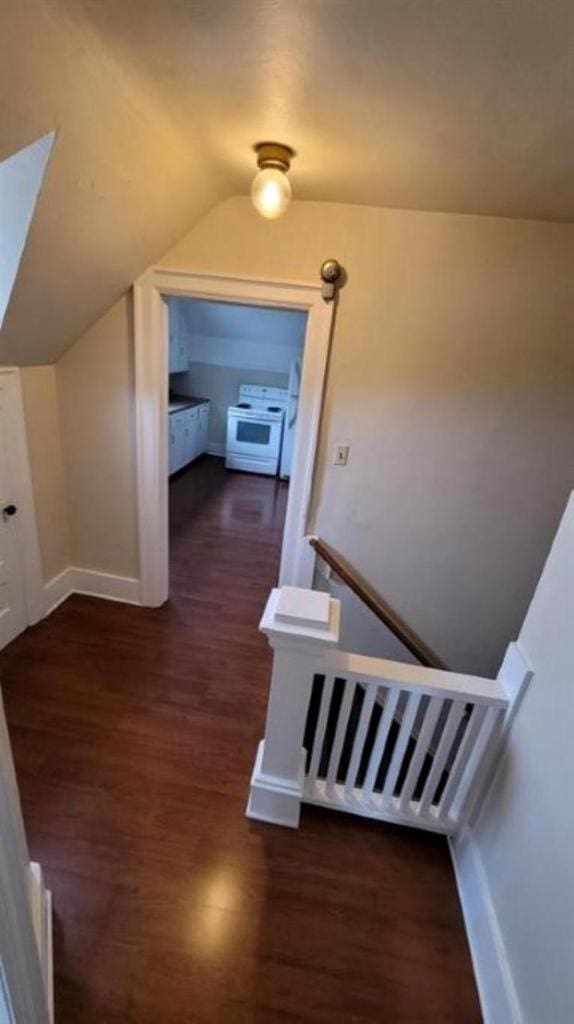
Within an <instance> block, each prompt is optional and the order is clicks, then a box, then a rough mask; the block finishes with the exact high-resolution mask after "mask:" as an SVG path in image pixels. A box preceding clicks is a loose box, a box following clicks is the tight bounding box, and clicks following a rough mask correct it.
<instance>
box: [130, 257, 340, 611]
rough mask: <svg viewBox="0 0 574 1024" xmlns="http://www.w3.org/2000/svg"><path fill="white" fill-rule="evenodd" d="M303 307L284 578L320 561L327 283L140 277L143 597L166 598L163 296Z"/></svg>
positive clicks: (156, 601)
mask: <svg viewBox="0 0 574 1024" xmlns="http://www.w3.org/2000/svg"><path fill="white" fill-rule="evenodd" d="M165 295H174V296H182V297H187V298H195V299H212V300H216V301H221V302H235V303H245V304H246V305H256V306H276V307H277V308H283V309H300V310H304V311H305V312H306V313H307V314H308V316H307V331H306V334H305V350H304V357H303V373H302V381H301V396H300V399H299V417H298V426H297V430H296V432H295V444H294V451H293V472H292V477H291V486H290V488H289V499H288V503H287V513H286V519H285V530H284V533H283V549H282V554H281V572H280V584H281V585H284V584H292V585H294V586H295V585H296V586H300V587H308V586H310V585H311V576H312V566H313V564H314V560H313V557H312V554H313V553H312V550H311V549H310V548H309V545H308V543H307V541H306V528H307V517H308V512H309V504H310V500H311V488H312V484H313V472H314V467H315V454H316V450H317V442H318V437H319V425H320V419H321V411H322V407H323V391H324V385H325V376H326V371H327V360H328V355H329V346H330V342H331V327H332V320H333V303H326V302H325V301H324V299H323V298H322V296H321V286H320V284H309V283H303V282H295V281H262V280H259V279H254V278H235V277H225V276H216V275H204V274H197V273H193V272H191V271H186V270H172V269H169V268H162V267H154V268H151V269H150V270H148V271H146V273H145V274H143V275H142V277H140V278H139V279H138V280H137V281H136V282H135V284H134V336H135V378H136V434H137V481H138V491H137V493H138V525H139V550H140V579H141V600H142V604H144V605H151V606H157V605H160V604H163V602H164V601H166V600H167V597H168V591H169V572H168V543H169V540H168V465H167V458H168V453H167V427H168V422H167V418H168V412H167V388H166V380H167V376H168V317H167V306H166V303H165V302H164V301H163V299H162V296H165Z"/></svg>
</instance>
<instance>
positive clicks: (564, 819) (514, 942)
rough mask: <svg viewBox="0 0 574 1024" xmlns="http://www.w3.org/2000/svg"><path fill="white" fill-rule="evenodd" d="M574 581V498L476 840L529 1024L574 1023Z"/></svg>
mask: <svg viewBox="0 0 574 1024" xmlns="http://www.w3.org/2000/svg"><path fill="white" fill-rule="evenodd" d="M573 580H574V495H573V496H572V498H571V499H570V502H569V506H568V508H567V510H566V512H565V514H564V517H563V520H562V523H561V526H560V530H559V532H558V534H557V537H556V540H555V542H554V544H553V546H552V551H551V553H550V556H549V558H548V561H547V563H546V565H545V567H544V572H543V575H542V578H541V580H540V583H539V584H538V587H537V589H536V594H535V596H534V599H533V601H532V604H531V605H530V608H529V609H528V614H527V616H526V620H525V622H524V625H523V627H522V630H521V632H520V645H521V648H522V650H523V652H524V654H525V655H526V657H527V659H528V661H529V663H530V664H531V666H532V668H533V670H534V676H533V679H532V682H531V683H530V686H529V688H528V691H527V693H526V695H525V698H524V701H523V703H522V705H521V706H520V708H519V710H518V714H517V716H516V719H515V721H514V723H513V726H512V731H511V733H510V736H509V739H508V742H507V745H506V748H505V751H504V755H503V757H502V758H501V760H500V762H499V764H498V767H497V771H496V774H495V776H494V779H493V782H492V786H491V788H490V792H489V794H488V797H487V799H486V801H485V803H484V806H483V808H482V812H481V815H480V817H479V820H478V823H477V825H476V826H475V827H474V828H473V829H472V830H471V843H472V847H473V848H474V851H475V854H477V855H478V858H479V865H480V866H481V868H482V873H483V878H484V881H485V883H486V885H487V887H488V890H489V895H490V899H491V901H492V907H493V909H494V912H495V914H496V918H497V923H498V927H499V929H500V935H501V938H502V942H503V944H504V947H505V951H506V956H507V958H508V966H509V970H510V973H511V976H512V981H513V984H514V989H515V992H516V996H517V999H518V1003H519V1007H520V1011H519V1012H520V1020H521V1021H523V1022H524V1024H544V1022H548V1024H570V1022H571V1021H572V1020H574V973H573V972H572V954H573V952H574V857H573V856H572V850H573V848H574V815H573V814H572V784H573V783H574V747H573V745H572V724H573V722H574V689H573V687H572V665H573V664H574V632H573V631H572V622H573V620H574V588H573ZM493 1019H494V1018H493Z"/></svg>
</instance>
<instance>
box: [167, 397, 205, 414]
mask: <svg viewBox="0 0 574 1024" xmlns="http://www.w3.org/2000/svg"><path fill="white" fill-rule="evenodd" d="M208 402H209V398H196V397H195V396H193V395H170V396H169V398H168V404H167V411H168V413H170V414H171V413H172V412H182V410H183V409H193V408H195V406H196V405H206V404H207V403H208Z"/></svg>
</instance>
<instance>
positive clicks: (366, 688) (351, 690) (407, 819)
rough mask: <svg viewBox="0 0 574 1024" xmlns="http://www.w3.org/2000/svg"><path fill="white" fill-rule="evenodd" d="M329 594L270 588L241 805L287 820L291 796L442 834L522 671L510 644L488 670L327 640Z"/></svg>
mask: <svg viewBox="0 0 574 1024" xmlns="http://www.w3.org/2000/svg"><path fill="white" fill-rule="evenodd" d="M340 613H341V609H340V603H339V601H337V600H336V599H334V598H332V597H330V596H329V595H328V594H326V593H324V592H322V591H312V590H304V589H300V588H296V587H282V588H280V589H275V590H273V591H272V592H271V595H270V597H269V600H268V602H267V606H266V608H265V612H264V615H263V618H262V620H261V625H260V628H261V630H262V631H263V632H264V633H265V634H266V636H267V638H268V640H269V643H270V645H271V647H272V648H273V652H274V657H273V670H272V676H271V686H270V693H269V702H268V708H267V719H266V725H265V737H264V739H263V740H262V741H261V743H260V744H259V748H258V751H257V757H256V761H255V767H254V769H253V774H252V778H251V787H250V795H249V802H248V806H247V814H248V816H249V817H252V818H256V819H258V820H260V821H267V822H271V823H274V824H279V825H288V826H291V827H294V828H297V827H298V825H299V818H300V810H301V804H302V803H309V804H318V805H320V806H323V807H329V808H333V809H336V810H340V811H346V812H350V813H353V814H359V815H363V816H365V817H369V818H376V819H379V820H382V821H393V822H397V823H400V824H406V825H414V826H417V827H419V828H425V829H430V830H432V831H436V832H442V833H447V834H452V833H455V832H457V831H458V830H459V829H460V828H461V827H462V826H463V825H464V823H465V822H466V821H467V820H468V817H469V815H470V813H471V811H472V808H473V806H474V805H475V802H476V800H477V797H478V795H479V791H480V789H481V787H483V786H484V781H485V778H486V776H487V772H488V767H489V765H490V764H491V762H492V758H493V756H494V754H495V752H496V750H497V747H498V744H499V742H500V739H501V736H502V735H503V731H504V727H505V723H506V722H507V721H508V719H509V716H510V714H511V710H512V707H513V705H514V704H515V702H516V701H518V700H519V699H520V697H521V695H522V690H523V688H524V687H525V685H526V683H527V682H528V679H529V677H530V676H529V672H528V671H527V667H526V666H525V665H524V662H523V661H522V659H521V658H520V657H519V654H518V652H517V649H516V645H514V644H511V645H510V647H509V652H508V654H507V657H506V658H505V661H504V663H503V668H502V670H501V673H500V674H499V677H498V679H484V678H481V677H478V676H470V675H464V674H461V673H457V672H446V671H443V670H441V669H434V668H428V667H424V666H419V665H412V664H406V663H403V662H395V661H389V660H386V659H383V658H371V657H365V656H363V655H358V654H351V653H347V652H343V651H340V650H338V641H339V624H340Z"/></svg>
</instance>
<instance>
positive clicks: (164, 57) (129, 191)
mask: <svg viewBox="0 0 574 1024" xmlns="http://www.w3.org/2000/svg"><path fill="white" fill-rule="evenodd" d="M0 84H1V87H2V98H3V102H2V105H1V107H0V159H1V158H3V157H6V156H8V155H10V153H12V152H13V151H15V150H16V149H18V148H21V147H22V146H24V145H26V144H27V143H28V142H30V141H32V139H34V138H36V137H37V136H39V135H42V134H44V133H45V132H47V131H50V130H52V129H55V130H56V131H57V139H56V143H55V147H54V151H53V155H52V159H51V161H50V166H49V168H48V172H47V176H46V182H45V187H44V189H43V192H42V195H41V198H40V203H39V207H38V210H37V214H36V217H35V220H34V223H33V225H32V229H31V233H30V238H29V243H28V246H27V250H26V252H25V256H24V260H23V262H22V265H21V269H20V274H19V279H18V281H17V284H16V288H15V292H14V295H13V299H12V302H11V304H10V306H9V309H8V313H7V316H6V320H5V324H4V328H3V330H2V334H1V335H0V360H2V361H3V362H5V361H14V362H19V363H25V362H41V361H46V360H53V359H55V358H57V356H58V355H59V354H60V353H61V352H62V351H64V350H65V348H66V347H67V346H68V345H69V344H70V343H72V342H73V341H74V340H75V338H76V337H77V336H78V335H79V334H81V333H82V332H83V330H84V329H85V328H86V327H87V326H88V325H89V324H91V323H92V322H94V320H95V319H97V317H98V316H99V315H100V314H101V313H102V312H103V311H104V310H105V309H106V308H107V307H108V306H109V305H111V303H112V302H113V301H114V299H115V298H117V297H118V296H119V295H120V294H121V293H122V292H123V291H124V290H125V289H126V288H127V287H128V286H129V284H130V283H131V281H132V280H133V279H134V278H135V277H136V276H137V275H138V274H139V273H140V272H141V271H142V270H143V269H144V268H145V267H146V266H147V265H149V264H150V263H152V262H153V261H154V260H155V259H157V258H159V257H160V256H161V255H162V254H163V252H164V251H165V250H166V249H167V248H168V247H169V246H170V245H171V244H172V243H173V242H174V241H175V240H176V239H177V238H178V237H179V236H181V235H183V234H184V233H185V232H186V231H187V230H189V228H190V227H191V225H192V223H193V222H194V220H195V219H196V218H197V217H198V216H200V215H201V214H202V213H203V212H204V211H205V210H206V209H207V208H208V207H209V206H210V205H212V204H213V203H214V202H215V201H217V199H218V198H220V197H222V196H224V195H227V194H231V193H232V192H245V191H247V189H248V187H249V182H250V177H251V175H252V173H253V167H254V161H253V154H252V151H251V146H252V144H253V143H254V142H255V141H256V140H258V139H262V138H266V137H267V138H268V137H272V138H278V139H279V140H280V141H285V142H288V143H290V144H291V145H292V146H294V147H295V149H296V150H297V152H298V156H297V158H296V160H295V161H294V164H293V169H292V175H291V177H292V182H293V186H294V191H295V193H296V195H297V196H298V197H301V198H312V199H325V200H331V201H340V202H351V203H368V204H374V205H381V206H395V207H410V208H415V209H425V210H444V211H455V212H461V213H480V214H493V215H501V216H511V217H533V218H545V219H550V220H559V221H571V220H573V219H574V174H573V169H574V103H573V89H574V4H572V2H571V0H544V2H540V0H504V3H502V2H501V0H23V2H21V3H14V4H5V10H4V11H3V16H2V32H1V33H0ZM254 216H256V215H255V214H254Z"/></svg>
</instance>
